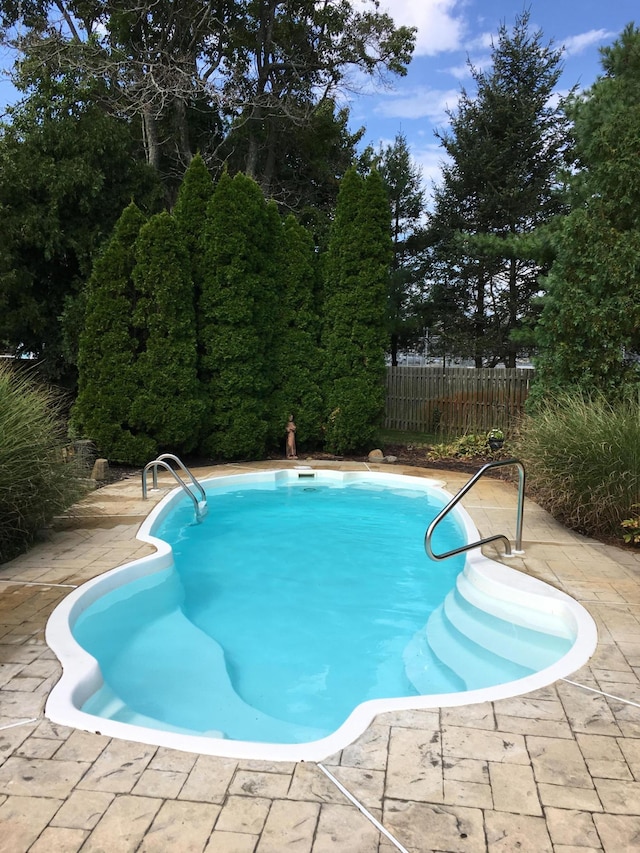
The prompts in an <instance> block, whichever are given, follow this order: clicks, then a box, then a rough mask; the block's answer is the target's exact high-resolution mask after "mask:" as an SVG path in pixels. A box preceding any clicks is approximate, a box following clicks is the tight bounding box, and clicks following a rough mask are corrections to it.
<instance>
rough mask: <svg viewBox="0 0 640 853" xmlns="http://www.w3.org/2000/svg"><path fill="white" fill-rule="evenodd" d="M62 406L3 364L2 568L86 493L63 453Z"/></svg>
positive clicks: (0, 448) (0, 379)
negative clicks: (41, 530)
mask: <svg viewBox="0 0 640 853" xmlns="http://www.w3.org/2000/svg"><path fill="white" fill-rule="evenodd" d="M62 402H63V401H62V400H61V398H60V397H59V395H56V394H55V393H54V392H53V391H52V390H51V389H47V388H44V387H42V386H40V385H38V384H37V383H36V382H35V381H34V380H33V379H32V378H30V377H29V376H27V375H26V374H25V373H23V372H17V371H14V370H13V369H12V368H11V366H10V365H9V364H7V363H5V364H0V563H3V562H4V561H5V560H10V559H11V558H12V557H15V556H16V555H17V554H19V553H21V552H22V551H24V550H25V549H26V548H27V547H28V546H29V545H30V544H31V543H32V542H33V541H34V540H35V539H36V538H37V535H38V532H39V531H40V529H41V528H43V527H45V525H47V524H48V523H49V522H50V521H51V519H52V518H53V516H54V515H55V514H56V513H58V512H61V511H62V510H63V509H65V508H66V507H67V506H69V505H70V504H72V503H73V502H74V500H76V499H77V498H78V497H79V496H80V494H81V493H82V489H81V486H80V484H79V481H78V480H77V478H76V476H75V473H76V472H75V469H74V467H73V465H71V464H68V463H66V462H65V461H64V458H63V454H62V448H63V446H64V443H65V428H64V422H63V419H62V417H61V409H62Z"/></svg>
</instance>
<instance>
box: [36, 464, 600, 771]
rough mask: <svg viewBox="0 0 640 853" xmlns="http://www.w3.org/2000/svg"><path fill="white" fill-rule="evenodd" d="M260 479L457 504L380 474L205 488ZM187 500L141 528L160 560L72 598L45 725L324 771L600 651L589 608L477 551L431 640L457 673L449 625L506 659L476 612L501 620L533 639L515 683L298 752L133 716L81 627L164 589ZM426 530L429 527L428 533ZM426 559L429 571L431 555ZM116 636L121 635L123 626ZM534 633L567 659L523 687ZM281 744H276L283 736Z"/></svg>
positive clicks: (538, 682) (429, 700) (380, 708)
mask: <svg viewBox="0 0 640 853" xmlns="http://www.w3.org/2000/svg"><path fill="white" fill-rule="evenodd" d="M249 481H250V482H251V483H253V484H257V485H258V487H259V488H263V489H266V490H269V489H277V488H280V487H282V486H285V487H286V486H287V485H290V484H294V485H297V486H300V487H303V488H304V487H309V488H311V489H313V488H315V487H321V486H323V485H324V486H327V487H333V486H335V487H340V486H342V485H344V484H349V485H350V486H354V487H355V488H357V487H358V485H359V484H360V483H361V482H366V483H367V484H369V485H371V484H372V483H373V484H374V485H375V486H376V487H380V489H394V490H396V491H398V490H400V491H406V492H407V493H408V494H419V493H424V492H425V489H426V488H428V489H429V490H430V492H431V493H434V492H435V493H436V494H438V496H439V498H440V499H442V500H443V501H444V502H446V501H447V500H448V499H449V498H450V497H451V496H450V495H448V494H447V493H446V492H444V491H443V489H442V488H441V484H440V483H439V482H438V481H434V480H429V479H426V478H424V477H412V476H407V475H398V474H379V473H377V472H375V473H374V472H337V471H324V470H319V469H310V468H303V467H300V468H297V469H286V470H281V471H272V472H261V473H257V474H238V475H233V476H231V477H227V476H225V477H220V478H213V479H211V480H207V481H203V483H204V485H205V486H207V487H212V488H214V489H219V488H222V489H227V490H230V489H234V488H238V487H241V486H243V485H244V484H245V483H247V482H249ZM181 499H182V494H181V492H180V490H179V489H176V490H174V491H173V492H172V493H171V494H170V495H168V496H167V497H166V498H165V499H164V500H163V501H162V502H161V503H160V504H158V506H157V507H156V508H155V509H154V510H153V511H152V512H151V513H150V515H149V516H148V518H147V519H146V521H145V522H144V523H143V525H142V526H141V529H140V531H139V534H138V538H139V539H141V540H143V541H145V542H149V543H151V544H153V545H154V546H155V547H156V548H157V552H156V553H155V554H153V555H150V556H148V557H144V558H142V559H140V560H137V561H135V562H132V563H129V564H126V565H124V566H122V567H119V568H117V569H114V570H112V571H110V572H107V573H106V574H104V575H101V576H99V577H97V578H94V579H93V580H91V581H89V582H88V583H86V584H84V585H83V586H82V587H80V588H79V589H77V590H75V591H74V592H73V593H71V595H69V596H68V597H67V598H66V599H65V600H64V601H63V602H62V603H61V604H60V605H59V606H58V607H57V608H56V610H55V611H54V613H53V614H52V616H51V617H50V619H49V622H48V624H47V630H46V640H47V643H48V644H49V646H50V647H51V648H52V650H53V651H54V652H55V654H56V655H57V657H58V658H59V660H60V661H61V663H62V666H63V675H62V678H61V680H60V681H59V682H58V684H57V685H56V686H55V688H54V689H53V691H52V692H51V694H50V696H49V699H48V701H47V705H46V709H45V714H46V716H47V717H48V718H49V719H51V720H52V721H54V722H57V723H60V724H63V725H67V726H72V727H75V728H79V729H83V730H86V731H91V732H97V733H100V734H103V735H106V736H109V737H117V738H123V739H128V740H132V741H137V742H142V743H148V744H155V745H159V746H166V747H169V748H174V749H180V750H184V751H189V752H198V753H203V754H209V755H219V756H224V757H234V758H256V759H265V760H271V761H273V760H283V761H292V760H293V761H305V760H306V761H318V760H322V759H324V758H326V757H327V756H329V755H331V754H333V753H335V752H336V751H338V750H340V749H343V748H344V747H345V746H347V745H348V744H350V743H352V742H353V741H354V740H355V739H356V738H357V737H358V736H359V735H361V734H362V732H363V731H364V730H365V729H366V728H367V726H368V725H369V724H370V723H371V722H372V720H373V719H374V717H375V716H376V715H378V714H380V713H384V712H387V711H394V710H419V709H429V708H438V707H451V706H461V705H466V704H473V703H479V702H485V701H492V700H497V699H502V698H507V697H510V696H515V695H521V694H523V693H527V692H530V691H532V690H535V689H538V688H540V687H543V686H546V685H548V684H551V683H553V682H554V681H556V680H558V679H559V678H562V677H565V676H568V675H569V674H571V673H573V672H575V671H576V670H577V669H579V668H580V667H581V666H582V665H583V664H584V663H585V662H586V661H587V660H588V659H589V657H590V656H591V655H592V654H593V652H594V650H595V647H596V642H597V633H596V628H595V624H594V622H593V620H592V619H591V617H590V615H589V614H588V613H587V611H586V610H585V609H584V608H583V607H581V605H579V604H578V603H577V602H576V601H574V600H573V599H572V598H570V597H569V596H567V595H566V594H565V593H562V592H561V591H559V590H556V589H554V588H553V587H550V586H549V585H547V584H545V583H543V582H541V581H539V580H537V579H535V578H531V577H529V576H528V575H525V574H523V573H522V572H519V571H516V570H514V569H511V568H509V567H507V566H505V565H503V564H501V563H497V562H495V561H492V560H489V559H488V558H486V557H484V556H483V555H482V554H481V553H480V551H479V549H474V550H473V551H471V552H470V553H469V554H468V555H467V558H466V563H465V565H464V570H463V571H462V572H460V574H459V575H458V576H457V578H456V580H455V588H454V589H453V590H451V592H450V593H449V594H448V595H447V598H446V600H445V601H444V602H443V604H442V606H441V607H440V608H439V612H438V613H436V614H432V617H433V618H430V620H429V624H428V625H427V626H425V627H426V629H427V632H428V633H429V634H430V636H429V642H430V643H431V644H432V645H434V646H435V648H437V649H438V654H439V656H440V659H441V660H442V661H443V666H445V665H446V666H448V665H449V664H450V665H451V667H452V669H453V670H455V668H456V665H457V662H458V660H459V658H460V655H461V654H463V652H464V650H459V649H458V647H457V646H456V642H455V640H454V639H452V638H451V637H450V635H449V634H448V633H447V630H446V625H445V622H446V620H447V618H449V619H451V620H453V621H454V622H457V624H459V625H460V626H461V629H462V630H464V633H465V634H466V635H467V636H469V637H470V638H471V640H470V641H471V642H472V641H473V640H474V638H475V632H478V631H481V633H482V637H483V643H484V644H485V645H486V646H487V648H489V649H490V648H491V646H492V645H493V646H495V647H496V648H498V649H499V648H500V647H501V646H504V637H502V636H501V635H500V633H499V631H496V629H495V624H498V625H499V624H500V622H499V621H498V622H496V621H495V620H493V623H492V624H491V625H490V626H488V627H487V626H486V625H484V624H479V623H481V622H482V618H480V619H478V618H477V614H478V613H479V614H481V617H482V614H487V619H489V620H490V619H492V617H496V620H510V621H511V622H513V623H514V624H516V625H517V626H520V628H521V629H522V631H523V632H524V635H523V636H524V639H523V638H522V637H521V638H520V639H513V638H511V637H509V648H510V657H511V659H512V660H513V661H514V672H515V673H516V677H514V679H513V680H509V681H508V682H506V683H500V684H496V685H494V686H492V687H479V688H477V689H475V688H474V687H473V678H468V679H467V680H466V683H467V685H471V689H469V686H467V689H466V690H464V689H463V690H461V691H459V692H446V687H445V688H444V691H443V692H439V693H431V694H429V695H403V696H393V697H387V698H374V699H368V700H366V701H362V702H360V704H358V705H357V707H355V708H353V710H351V712H350V713H348V714H347V715H345V718H344V722H342V724H341V725H339V726H338V727H337V728H335V730H333V731H332V732H331V733H330V734H327V735H325V736H319V737H318V736H315V735H314V731H313V727H310V728H309V729H308V731H307V732H306V739H305V731H304V730H301V731H300V732H299V733H298V735H297V736H298V737H299V738H302V740H301V741H300V742H295V743H291V742H263V741H260V740H255V739H254V740H248V739H247V740H242V739H231V738H226V737H224V735H223V732H222V731H221V730H219V729H217V728H215V727H212V728H209V729H207V730H206V731H198V732H196V733H194V730H193V729H190V728H189V727H184V726H176V725H167V724H166V723H163V722H161V721H159V720H158V719H156V718H155V717H154V716H153V714H152V713H148V714H145V713H137V712H132V711H131V709H129V708H128V707H127V705H126V704H125V703H124V702H123V700H122V699H121V698H120V697H119V696H118V695H117V694H115V693H114V692H113V691H112V690H111V688H110V687H109V685H108V684H105V681H104V679H103V676H102V672H101V669H100V666H99V665H98V662H97V661H96V659H95V658H94V657H93V656H92V655H91V654H89V653H88V652H87V651H86V650H85V648H83V647H82V646H81V645H80V644H79V643H78V641H77V639H76V637H75V636H74V633H73V629H74V626H76V625H77V623H78V621H79V620H81V617H82V615H83V613H85V611H87V609H88V608H89V607H91V606H92V605H95V604H96V602H97V603H98V604H99V603H100V600H101V599H102V598H103V597H104V596H106V595H108V594H109V593H113V592H114V591H117V590H119V589H120V588H121V587H122V586H123V585H125V584H131V583H133V582H135V584H138V586H142V587H146V586H148V587H153V586H154V584H155V583H156V579H157V578H158V577H160V576H161V575H162V574H163V573H165V574H166V573H167V572H170V570H171V568H172V566H173V554H172V549H171V547H170V546H169V545H168V544H167V542H165V541H164V540H163V539H160V538H158V537H157V536H156V535H154V533H155V531H157V530H158V529H159V527H160V526H161V525H162V523H163V522H164V520H165V519H166V518H167V516H168V515H169V513H170V512H171V511H172V509H173V508H174V507H175V505H176V504H177V503H178V502H179V501H180V500H181ZM456 516H457V520H458V524H459V525H460V526H461V527H462V528H463V529H464V533H465V536H466V539H467V541H475V540H476V539H477V538H478V533H477V530H476V529H475V526H474V525H473V523H472V521H471V519H470V517H469V516H468V514H467V513H466V512H465V511H464V510H462V509H460V508H458V509H457V510H456ZM210 518H211V512H210V514H209V519H210ZM426 526H427V521H426V520H425V529H426ZM424 559H425V561H426V559H427V558H426V556H425V558H424ZM425 570H426V562H425ZM464 602H468V603H469V604H470V606H471V609H472V611H473V613H472V614H470V613H469V612H467V611H466V610H465V608H464ZM461 604H462V606H461ZM474 614H475V615H474ZM436 617H437V618H436ZM114 630H117V627H116V628H115V629H114ZM527 631H534V632H542V633H543V634H548V635H550V636H556V637H560V638H564V639H565V640H566V645H567V651H566V653H564V654H562V656H561V657H560V658H559V659H557V660H553V662H551V663H550V665H546V661H545V657H544V650H543V651H542V653H541V657H540V658H539V660H538V661H537V664H536V665H537V666H538V667H539V671H537V672H533V673H531V674H526V675H524V676H523V677H517V673H518V672H519V669H518V667H519V665H520V663H521V662H527V661H526V657H527V649H526V646H527V643H526V632H527ZM422 644H423V632H422V631H418V632H416V635H415V637H414V638H413V639H412V640H411V642H410V643H408V644H407V648H406V650H405V656H406V657H405V664H406V669H407V674H408V675H409V678H410V680H411V681H412V684H413V685H416V689H418V690H419V688H420V684H421V661H422V658H421V655H422V654H423V649H422ZM521 659H522V660H521ZM225 689H227V690H229V689H231V692H228V693H227V694H225V695H226V697H227V698H226V699H225V698H224V696H222V699H221V701H227V700H229V701H231V700H233V701H231V706H232V707H234V704H233V703H234V702H236V700H237V699H238V697H235V698H234V696H233V695H232V694H233V689H232V688H229V685H227V686H226V688H225ZM242 704H244V703H241V704H237V713H239V714H242V713H246V708H243V707H242ZM267 723H269V720H268V719H267ZM267 730H270V731H271V730H273V731H277V728H276V729H269V726H268V725H267ZM270 740H273V737H272V738H270ZM283 740H284V738H283Z"/></svg>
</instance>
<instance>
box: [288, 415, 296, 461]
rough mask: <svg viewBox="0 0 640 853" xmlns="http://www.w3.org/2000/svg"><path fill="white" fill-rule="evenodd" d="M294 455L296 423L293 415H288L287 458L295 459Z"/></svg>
mask: <svg viewBox="0 0 640 853" xmlns="http://www.w3.org/2000/svg"><path fill="white" fill-rule="evenodd" d="M297 458H298V457H297V455H296V425H295V424H294V422H293V415H289V423H288V424H287V459H297Z"/></svg>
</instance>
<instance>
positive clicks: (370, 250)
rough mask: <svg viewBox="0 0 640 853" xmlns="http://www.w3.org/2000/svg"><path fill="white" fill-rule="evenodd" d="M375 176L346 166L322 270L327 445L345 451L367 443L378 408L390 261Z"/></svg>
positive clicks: (384, 207)
mask: <svg viewBox="0 0 640 853" xmlns="http://www.w3.org/2000/svg"><path fill="white" fill-rule="evenodd" d="M390 231H391V229H390V214H389V204H388V200H387V195H386V191H385V188H384V184H383V182H382V178H381V177H380V175H379V173H378V172H377V171H372V172H371V173H370V174H369V175H368V176H367V177H366V179H363V178H362V177H361V176H360V175H359V174H358V173H357V172H356V170H355V169H351V170H349V171H348V172H347V174H346V175H345V177H344V180H343V182H342V186H341V188H340V193H339V195H338V204H337V207H336V214H335V220H334V224H333V229H332V234H331V238H330V241H329V248H328V251H327V258H326V263H325V269H324V282H325V285H324V291H325V292H324V312H323V321H324V327H323V337H322V341H323V349H324V385H325V392H324V393H325V399H326V403H327V410H328V418H327V424H326V447H327V449H328V450H330V451H331V452H334V453H346V452H347V451H349V450H354V449H356V448H360V447H363V446H365V445H366V444H368V443H369V442H371V441H373V439H374V437H375V434H376V428H377V427H378V425H379V422H380V420H381V418H382V416H383V414H384V383H383V380H384V369H385V368H384V353H385V349H386V344H387V326H386V300H387V283H388V277H389V266H390V263H391V256H392V249H391V233H390Z"/></svg>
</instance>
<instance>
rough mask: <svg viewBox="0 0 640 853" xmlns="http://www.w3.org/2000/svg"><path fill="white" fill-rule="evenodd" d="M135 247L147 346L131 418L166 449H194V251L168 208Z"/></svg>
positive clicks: (139, 313) (197, 401) (197, 397)
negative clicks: (188, 247)
mask: <svg viewBox="0 0 640 853" xmlns="http://www.w3.org/2000/svg"><path fill="white" fill-rule="evenodd" d="M135 251H136V266H135V268H134V271H133V279H134V282H135V285H136V289H137V292H138V299H137V304H136V308H135V312H134V322H135V324H136V327H137V328H138V329H139V331H140V334H141V336H142V338H143V340H144V350H143V351H142V352H141V353H140V355H139V357H138V361H137V364H136V369H135V376H136V381H137V392H136V396H135V399H134V401H133V403H132V407H131V418H132V421H133V422H134V423H135V425H136V426H137V428H138V429H140V430H141V431H144V432H146V433H147V434H148V435H150V436H151V437H152V438H153V440H154V441H155V442H156V443H157V444H158V446H159V447H160V448H161V449H162V450H168V451H172V452H175V453H180V452H189V451H191V450H193V449H194V448H195V447H196V445H197V442H198V438H199V433H200V428H201V420H202V415H203V409H204V406H203V403H202V396H201V393H200V386H199V382H198V379H197V373H196V366H197V352H196V326H195V311H194V304H193V283H192V280H191V274H190V264H189V255H188V253H187V250H186V249H185V247H184V244H183V243H182V239H181V237H180V234H179V232H178V228H177V225H176V223H175V221H174V219H173V217H172V216H171V215H170V214H169V213H167V212H164V213H159V214H157V215H156V216H153V217H152V218H151V219H150V220H149V222H148V223H147V224H146V225H144V226H143V227H142V229H141V230H140V235H139V237H138V240H137V242H136V249H135Z"/></svg>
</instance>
